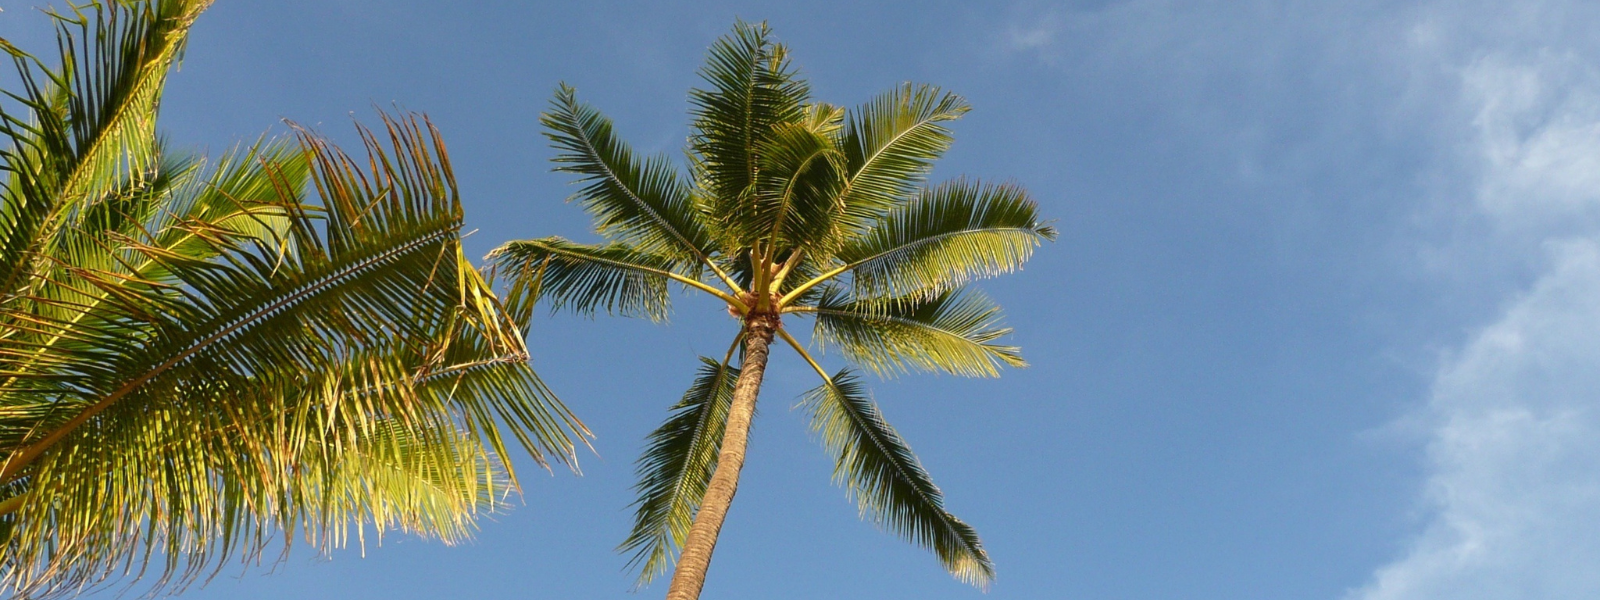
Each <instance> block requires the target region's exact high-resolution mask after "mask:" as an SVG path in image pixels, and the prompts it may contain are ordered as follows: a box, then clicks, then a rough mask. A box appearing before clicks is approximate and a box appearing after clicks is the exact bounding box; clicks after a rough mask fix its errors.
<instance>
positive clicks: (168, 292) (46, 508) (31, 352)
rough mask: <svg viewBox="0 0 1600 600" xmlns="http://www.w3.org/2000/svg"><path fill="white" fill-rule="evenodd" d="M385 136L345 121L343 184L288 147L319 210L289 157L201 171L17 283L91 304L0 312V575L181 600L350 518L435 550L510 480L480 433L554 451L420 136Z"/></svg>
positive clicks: (38, 299) (565, 453)
mask: <svg viewBox="0 0 1600 600" xmlns="http://www.w3.org/2000/svg"><path fill="white" fill-rule="evenodd" d="M385 125H386V127H385V128H384V129H383V130H381V132H380V133H374V132H371V131H367V130H364V129H363V130H361V132H362V136H363V138H364V140H365V141H366V143H367V146H368V148H367V149H368V152H369V158H370V160H368V161H366V163H367V164H368V165H370V169H367V170H363V169H359V168H357V166H356V162H355V161H354V160H352V159H350V158H349V157H347V156H345V155H344V154H343V153H341V152H339V151H338V150H336V149H334V148H332V147H331V146H329V145H327V144H326V143H325V142H323V141H322V140H321V139H320V138H317V137H315V136H312V135H310V134H309V133H304V132H302V135H301V139H300V148H301V150H300V152H303V153H304V155H305V156H307V157H309V159H310V160H309V162H310V164H311V165H313V166H314V169H313V175H314V176H313V177H312V181H313V182H314V183H315V185H316V188H317V190H318V196H319V197H320V199H321V200H322V201H323V203H324V204H323V207H320V208H318V207H312V206H308V205H306V204H305V203H304V202H303V199H302V198H300V197H299V196H300V194H301V193H302V192H301V190H300V189H299V188H297V187H293V186H294V181H293V179H294V177H295V175H294V165H295V164H296V163H295V162H294V161H287V164H285V161H274V160H270V159H263V164H264V168H263V169H261V170H260V171H252V170H250V169H246V170H245V171H233V170H230V169H228V168H224V169H221V170H220V172H221V173H223V174H222V175H218V176H217V177H214V178H212V179H210V181H211V182H213V185H205V186H198V187H182V186H180V187H179V188H175V190H177V191H174V192H172V193H194V194H197V196H196V197H189V198H185V199H182V200H179V201H176V202H173V203H172V206H175V207H183V209H184V211H185V212H184V213H183V214H182V215H181V216H179V217H174V218H164V219H156V220H155V221H156V222H159V223H162V225H161V229H160V230H159V231H154V232H149V233H148V234H146V235H141V236H138V237H127V236H125V237H123V239H121V240H120V241H121V244H122V248H121V249H119V250H118V251H117V254H118V255H119V256H122V257H124V258H125V259H126V260H125V261H123V263H119V264H121V265H122V266H121V267H120V268H118V269H110V270H105V269H101V270H97V269H91V268H85V267H77V266H74V265H70V264H64V265H63V268H60V269H56V270H54V271H51V273H60V274H65V276H62V277H49V276H47V277H44V278H43V281H42V283H41V284H39V285H42V286H43V287H44V288H49V287H52V286H79V287H82V288H84V289H82V290H79V291H78V292H77V293H78V294H79V295H80V296H81V297H84V298H92V299H94V301H93V302H77V303H66V302H59V301H54V300H51V298H52V296H48V295H38V296H27V297H20V298H18V299H17V300H16V301H14V302H12V303H11V304H9V305H7V306H5V307H3V316H4V317H5V318H7V319H8V320H9V322H11V323H13V325H12V326H11V327H9V328H8V329H7V331H6V335H5V336H3V337H0V368H3V369H4V371H3V372H0V382H3V383H0V448H3V449H5V451H6V455H5V458H4V459H3V461H4V462H3V465H4V466H3V473H0V488H3V491H4V492H6V493H7V500H6V502H8V503H12V504H14V506H12V507H10V510H14V512H6V513H5V514H3V515H0V529H3V530H4V531H5V533H6V534H7V537H6V538H4V547H3V549H0V555H3V558H0V586H4V589H7V590H10V591H14V592H16V593H19V594H21V595H23V596H27V597H47V596H52V595H57V594H66V593H71V592H73V591H74V590H80V589H83V587H84V586H93V585H95V584H97V583H99V582H101V581H103V580H105V579H106V578H108V577H111V576H113V575H116V574H119V573H125V572H127V569H129V568H131V569H133V571H134V572H136V573H141V574H142V573H144V572H145V570H146V569H147V568H148V569H150V570H152V571H153V572H154V573H155V578H154V581H153V584H154V585H156V586H158V587H159V586H170V587H172V588H181V587H182V586H183V585H186V584H188V583H191V582H193V581H195V580H196V579H197V578H199V577H201V576H202V575H204V573H205V572H206V571H207V570H208V569H209V568H212V567H211V565H216V567H220V566H221V563H222V561H224V560H225V559H227V558H230V557H232V558H242V559H244V560H246V561H251V560H255V559H257V558H259V555H260V552H261V550H262V549H263V548H264V547H265V546H266V544H268V543H269V542H271V541H272V540H274V539H277V538H278V537H279V536H282V537H283V538H284V539H285V540H288V539H292V538H294V537H296V536H297V535H298V536H303V537H306V538H308V540H309V541H310V543H311V544H312V545H313V546H316V547H318V548H320V549H326V548H328V547H330V546H336V545H339V544H342V543H344V541H345V539H346V537H345V534H344V533H343V532H344V531H346V530H347V529H346V528H347V527H349V526H356V527H358V529H357V531H358V534H359V532H360V531H362V529H361V528H364V527H368V526H371V527H374V528H375V529H374V533H381V532H382V530H383V529H385V528H390V527H393V528H399V529H401V530H406V531H416V532H417V533H420V534H424V535H431V536H436V537H440V538H442V539H445V540H446V541H450V540H454V539H459V538H460V537H461V536H462V535H465V534H466V533H468V532H470V529H471V525H472V522H473V519H474V516H473V515H474V513H475V512H476V511H477V510H479V509H480V508H487V507H490V506H492V504H486V503H487V502H489V500H490V499H492V498H495V497H497V496H498V495H503V494H504V493H505V491H506V490H508V489H509V487H508V486H509V485H510V482H509V481H508V480H507V479H505V478H504V477H503V476H502V475H500V474H497V473H499V472H500V471H499V468H498V467H495V466H494V465H496V464H499V463H501V462H503V459H502V457H504V456H505V454H504V445H503V444H502V443H501V441H500V439H499V434H498V433H497V428H499V427H506V428H509V429H510V430H511V431H512V432H513V434H514V435H515V436H516V437H517V438H518V439H519V440H520V441H522V442H523V444H524V446H525V447H527V449H528V450H530V451H531V452H533V453H534V455H535V457H536V458H539V459H541V460H543V458H544V457H546V456H553V457H554V458H555V459H557V460H560V461H562V462H567V463H570V462H571V452H572V449H573V438H574V437H579V436H582V435H585V434H586V433H587V432H586V430H583V429H582V426H581V425H579V424H578V423H577V422H576V420H575V419H573V418H572V417H571V415H570V413H568V412H566V409H565V408H563V407H561V406H560V405H559V403H557V402H556V401H555V400H554V398H553V397H551V396H550V395H549V394H548V391H547V390H545V389H544V387H543V385H542V384H541V383H539V381H538V379H537V377H535V376H533V374H532V371H531V370H528V368H527V366H526V364H525V361H526V356H527V355H526V350H525V348H524V347H523V345H522V340H521V337H520V334H518V333H517V331H516V328H515V327H514V326H512V325H511V324H510V323H509V321H508V317H507V316H506V315H505V314H504V312H503V311H502V310H501V309H500V308H499V305H498V301H497V300H495V299H494V297H493V295H492V294H491V293H490V292H489V290H488V288H487V283H486V282H485V281H484V280H483V278H482V277H480V276H479V274H478V273H477V271H476V270H475V269H474V268H473V267H472V266H471V265H470V264H469V263H467V262H466V260H465V259H464V257H463V256H462V254H461V250H460V234H459V229H460V225H461V212H460V204H459V198H458V197H457V194H456V191H455V186H454V182H453V177H452V176H451V174H450V168H449V164H448V162H447V161H446V160H445V152H444V148H443V146H442V144H441V142H440V140H439V136H438V134H437V132H436V131H434V130H433V129H432V127H431V126H428V125H426V124H425V123H423V122H421V121H418V120H416V119H406V120H398V121H397V120H390V119H387V118H386V119H385ZM380 136H381V137H382V138H383V140H382V141H380ZM274 163H276V164H274ZM299 164H304V163H299ZM246 171H248V173H247V172H246ZM228 173H232V174H231V175H229V174H228ZM252 173H253V174H252ZM183 190H187V191H186V192H185V191H183ZM269 190H270V192H271V193H270V194H269ZM255 194H260V196H259V197H256V198H244V197H240V195H255ZM208 198H210V199H209V200H208ZM208 203H211V204H208ZM213 204H214V205H213ZM258 207H266V208H268V210H265V211H261V212H251V211H255V210H256V208H258ZM241 210H243V211H245V212H240V211H241ZM237 219H244V220H239V221H236V222H234V223H229V221H233V220H237ZM149 226H151V224H149V223H147V224H146V229H148V227H149ZM108 239H109V238H108ZM64 248H65V247H64ZM67 258H70V257H63V258H62V260H61V261H60V262H63V263H65V261H66V259H67ZM139 265H158V266H157V267H148V268H146V267H140V266H139ZM47 275H48V273H47ZM36 305H48V308H49V309H50V310H41V309H38V308H36ZM74 311H76V314H73V313H74ZM486 444H487V445H486ZM375 460H376V461H379V462H374V461H375ZM279 532H281V533H279ZM297 532H298V533H297ZM156 557H160V558H159V561H158V562H157V563H156V564H153V565H152V564H151V562H150V561H151V560H152V559H153V558H156Z"/></svg>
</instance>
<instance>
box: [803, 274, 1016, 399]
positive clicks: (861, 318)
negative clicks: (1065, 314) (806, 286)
mask: <svg viewBox="0 0 1600 600" xmlns="http://www.w3.org/2000/svg"><path fill="white" fill-rule="evenodd" d="M795 310H796V312H798V313H800V314H807V313H809V314H812V315H815V316H816V318H817V325H816V331H815V334H814V339H815V340H816V341H817V343H818V345H819V346H821V347H823V348H826V347H828V346H834V347H837V348H838V349H839V350H840V352H841V353H843V354H844V356H845V358H846V359H848V360H850V361H851V362H853V363H855V364H857V365H861V366H862V367H864V368H866V369H867V370H869V371H872V372H873V373H876V374H878V375H880V376H881V375H892V374H894V373H896V372H905V371H908V370H912V369H916V370H922V371H943V372H945V373H950V374H952V375H962V376H967V377H999V376H1000V367H1001V366H1010V367H1025V366H1027V364H1028V363H1027V362H1026V361H1024V360H1022V355H1021V353H1020V350H1019V349H1018V348H1017V347H1015V346H1003V345H1000V344H997V343H995V340H998V339H999V338H1001V337H1003V336H1005V335H1006V334H1009V333H1011V328H1009V327H1003V326H1001V324H1000V322H1001V314H1000V307H999V306H997V305H996V304H995V303H994V302H993V301H991V300H989V298H988V297H987V296H985V295H983V293H982V292H979V291H977V290H971V289H956V290H950V291H946V292H942V293H940V294H938V295H935V296H932V297H921V298H911V299H890V300H875V299H874V300H852V299H850V298H848V297H846V296H845V295H844V294H842V293H839V292H835V291H832V290H830V293H826V294H824V295H823V296H822V298H821V299H820V300H819V301H818V302H817V305H816V306H815V307H806V308H797V309H795Z"/></svg>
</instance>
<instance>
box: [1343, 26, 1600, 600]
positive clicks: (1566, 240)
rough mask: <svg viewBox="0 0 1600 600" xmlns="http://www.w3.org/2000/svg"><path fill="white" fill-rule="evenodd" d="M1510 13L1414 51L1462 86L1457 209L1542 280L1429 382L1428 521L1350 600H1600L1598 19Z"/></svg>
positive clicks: (1448, 30)
mask: <svg viewBox="0 0 1600 600" xmlns="http://www.w3.org/2000/svg"><path fill="white" fill-rule="evenodd" d="M1513 4H1519V5H1520V6H1514V7H1513V6H1510V5H1507V6H1508V8H1505V9H1504V10H1501V9H1500V8H1499V7H1497V6H1496V5H1492V4H1484V5H1480V6H1477V7H1472V8H1468V9H1466V10H1463V6H1462V5H1459V4H1452V5H1448V8H1449V10H1451V11H1454V14H1453V15H1452V14H1445V13H1444V12H1443V9H1441V10H1440V11H1435V12H1434V13H1433V14H1430V15H1429V18H1428V19H1426V20H1425V21H1424V23H1423V24H1422V25H1419V26H1418V27H1417V28H1416V29H1415V30H1414V33H1415V34H1416V35H1414V39H1413V43H1414V46H1415V47H1416V48H1418V49H1419V53H1421V54H1423V55H1425V56H1424V60H1432V61H1436V63H1435V65H1436V66H1437V67H1438V68H1440V69H1443V70H1446V71H1449V72H1453V73H1455V74H1456V75H1457V76H1458V78H1459V83H1460V88H1459V91H1460V97H1459V98H1458V99H1457V101H1459V102H1462V103H1465V105H1466V107H1467V108H1468V110H1466V111H1464V113H1463V114H1465V115H1468V116H1469V118H1470V122H1462V123H1458V124H1457V125H1458V126H1459V127H1460V128H1462V129H1463V131H1465V132H1466V135H1464V136H1457V138H1456V139H1466V140H1469V142H1468V144H1467V146H1466V147H1465V148H1464V149H1460V151H1459V155H1460V158H1461V160H1462V161H1464V165H1462V172H1463V173H1467V174H1469V175H1470V176H1473V177H1476V180H1477V186H1476V189H1477V193H1476V195H1475V196H1474V197H1472V198H1470V199H1467V200H1468V202H1466V203H1465V206H1464V209H1466V210H1470V211H1472V212H1474V213H1476V214H1477V215H1478V216H1479V217H1480V218H1482V219H1484V220H1485V221H1487V222H1488V224H1489V228H1488V229H1489V230H1490V231H1491V232H1492V235H1491V236H1490V238H1491V239H1489V240H1486V241H1485V243H1488V244H1491V245H1496V246H1499V247H1498V248H1490V251H1491V252H1492V251H1495V250H1500V251H1503V252H1507V253H1511V252H1525V251H1526V250H1524V248H1528V247H1533V248H1539V252H1541V253H1542V254H1543V256H1542V257H1541V258H1542V259H1543V261H1542V264H1544V265H1545V266H1544V267H1543V269H1544V270H1543V271H1542V272H1541V273H1540V274H1539V275H1538V276H1537V278H1536V281H1535V283H1534V284H1533V285H1532V286H1531V287H1530V288H1529V289H1526V290H1523V291H1521V292H1519V293H1517V294H1516V295H1514V296H1511V297H1509V298H1508V299H1507V300H1508V301H1507V303H1506V305H1507V306H1508V308H1507V309H1506V310H1505V312H1504V313H1503V314H1501V315H1500V316H1499V317H1498V319H1497V320H1495V322H1494V323H1492V324H1491V325H1489V326H1487V327H1485V328H1483V329H1482V330H1480V331H1478V332H1477V333H1476V334H1475V335H1474V336H1472V338H1471V339H1470V341H1468V342H1467V343H1466V344H1465V345H1464V346H1463V347H1462V348H1460V349H1459V350H1458V351H1457V352H1455V353H1454V355H1453V356H1452V357H1451V358H1450V359H1449V360H1447V361H1445V364H1444V365H1443V366H1442V367H1441V368H1440V370H1439V371H1438V373H1437V375H1436V376H1435V379H1434V382H1433V385H1432V391H1431V394H1430V397H1429V399H1428V402H1427V405H1426V408H1425V415H1424V420H1425V422H1427V423H1430V424H1431V426H1430V430H1429V433H1428V443H1427V459H1426V460H1427V467H1428V480H1427V485H1426V490H1427V491H1426V497H1425V502H1426V506H1427V508H1428V511H1429V512H1428V517H1427V518H1428V520H1427V524H1426V526H1425V527H1424V529H1423V531H1422V533H1420V534H1419V535H1418V537H1417V538H1416V539H1415V540H1413V541H1412V543H1411V544H1410V546H1409V549H1408V551H1407V552H1406V553H1405V554H1404V555H1403V556H1402V557H1400V558H1399V559H1397V560H1396V561H1394V562H1393V563H1391V564H1388V565H1386V566H1384V567H1382V568H1380V569H1378V570H1377V572H1376V573H1375V574H1374V576H1373V578H1372V580H1371V581H1370V582H1369V583H1368V584H1367V585H1366V586H1365V587H1362V588H1360V589H1358V590H1355V591H1353V592H1351V594H1350V597H1351V598H1352V599H1359V600H1432V599H1441V600H1442V599H1451V600H1474V599H1480V598H1481V599H1490V598H1493V599H1497V600H1500V599H1522V598H1529V599H1532V598H1553V599H1565V598H1600V568H1596V565H1600V69H1597V68H1596V63H1595V62H1594V59H1593V58H1590V57H1593V56H1595V54H1594V52H1593V50H1594V49H1593V48H1584V47H1582V45H1583V44H1591V43H1593V42H1591V41H1589V40H1588V38H1589V37H1590V36H1589V34H1588V33H1587V32H1588V31H1591V30H1592V26H1593V25H1595V24H1600V19H1594V18H1590V17H1591V16H1592V15H1589V14H1587V13H1585V12H1584V10H1582V9H1583V8H1584V7H1583V5H1581V4H1578V3H1543V4H1538V5H1530V4H1531V3H1528V4H1524V3H1513ZM1440 6H1445V5H1440ZM1573 32H1578V33H1577V34H1576V35H1573V34H1572V33H1573ZM1445 102H1450V101H1449V100H1445ZM1441 138H1443V139H1450V138H1451V136H1449V135H1444V136H1441ZM1530 242H1531V243H1530Z"/></svg>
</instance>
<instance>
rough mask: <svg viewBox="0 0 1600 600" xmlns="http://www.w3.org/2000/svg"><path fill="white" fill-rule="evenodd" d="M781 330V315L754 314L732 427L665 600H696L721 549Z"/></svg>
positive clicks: (731, 411) (735, 391) (731, 416)
mask: <svg viewBox="0 0 1600 600" xmlns="http://www.w3.org/2000/svg"><path fill="white" fill-rule="evenodd" d="M777 328H778V315H775V314H770V313H769V314H755V315H751V316H750V317H749V319H748V320H747V321H746V323H745V333H746V335H745V342H744V362H743V363H741V364H740V365H739V381H737V382H735V383H734V386H733V404H732V405H731V406H729V407H728V425H727V429H726V431H725V432H724V433H723V434H722V450H721V452H720V453H718V454H717V470H716V471H715V472H713V473H712V474H711V482H710V483H708V484H707V485H706V495H705V497H704V499H702V500H701V502H700V510H699V511H698V512H696V513H695V515H694V525H692V526H690V527H689V535H688V537H686V538H685V539H684V541H683V554H682V555H680V556H679V557H678V566H677V569H676V570H674V571H673V573H672V585H671V586H670V587H668V588H667V600H698V599H699V598H700V588H702V587H704V586H705V584H706V570H707V569H709V568H710V567H711V552H712V551H713V550H715V549H716V547H717V535H718V534H719V533H721V532H722V520H723V519H724V518H725V517H727V516H728V506H729V505H730V504H733V494H734V492H736V491H738V489H739V469H741V468H743V467H744V452H745V446H746V445H747V443H748V442H749V440H750V418H751V417H753V416H755V412H756V395H757V394H758V393H760V391H761V376H762V375H763V374H765V373H766V370H767V351H768V347H769V346H771V345H772V337H773V335H775V332H776V331H777Z"/></svg>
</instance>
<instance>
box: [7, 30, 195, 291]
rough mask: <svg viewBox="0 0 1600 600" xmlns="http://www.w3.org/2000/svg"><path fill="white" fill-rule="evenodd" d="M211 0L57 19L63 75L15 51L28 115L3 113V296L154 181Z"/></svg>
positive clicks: (20, 95) (15, 96)
mask: <svg viewBox="0 0 1600 600" xmlns="http://www.w3.org/2000/svg"><path fill="white" fill-rule="evenodd" d="M209 4H210V0H163V1H160V2H153V3H110V4H108V5H105V6H101V7H99V10H95V11H93V13H92V14H85V13H83V12H81V11H79V10H78V9H74V10H73V11H72V12H71V14H61V13H58V12H54V11H49V12H47V14H48V15H50V16H51V18H53V19H54V20H55V22H56V25H57V42H58V44H57V47H58V48H59V49H60V53H61V55H60V64H61V66H60V67H59V68H58V69H50V68H47V67H44V66H43V65H42V63H40V62H39V61H38V60H37V59H35V58H33V57H31V56H28V55H26V54H21V53H20V52H19V51H15V50H13V59H14V61H15V63H16V66H17V72H18V75H19V80H20V82H21V86H22V90H21V93H9V92H8V93H7V94H6V95H7V96H9V97H10V98H11V99H12V100H15V101H16V102H17V103H18V104H20V105H21V108H22V109H23V110H22V112H21V114H18V113H15V112H13V111H9V110H5V108H4V107H3V105H0V136H4V137H5V138H6V139H7V140H8V141H9V142H10V144H9V146H10V147H9V148H4V149H0V170H4V171H5V172H6V173H7V175H8V176H9V181H8V182H7V185H6V188H5V192H4V198H3V201H4V205H5V208H4V210H0V297H3V296H6V295H10V294H15V293H19V286H25V285H28V284H29V283H30V282H31V281H32V280H31V279H30V277H31V275H32V274H33V272H34V271H35V270H36V269H38V268H41V267H42V266H43V264H42V263H43V262H44V261H43V260H42V259H41V258H40V255H41V254H46V253H48V249H47V247H48V246H49V245H50V244H51V243H52V242H53V241H54V238H55V237H56V232H57V231H59V230H60V229H61V228H63V227H66V226H68V225H67V224H68V222H69V221H71V220H73V218H74V216H75V215H76V214H78V213H79V212H80V211H82V210H83V209H84V208H85V205H86V204H91V203H93V202H94V201H95V200H97V199H98V198H99V196H101V195H102V194H105V193H106V192H108V191H110V190H112V189H113V188H114V187H117V186H121V185H122V184H121V183H120V182H122V181H123V180H126V179H128V178H129V177H138V176H139V175H142V174H144V173H147V172H150V171H151V170H152V169H153V168H154V166H155V165H154V162H155V161H157V160H159V158H158V157H159V156H160V153H159V152H158V151H156V147H155V146H156V134H155V125H156V108H157V105H158V104H159V102H160V95H161V89H162V86H163V84H164V83H165V80H166V73H167V70H168V68H169V67H170V66H171V64H172V62H173V61H174V60H175V59H176V57H177V56H178V54H179V53H180V52H181V50H182V47H183V42H184V40H185V39H186V34H187V31H188V28H189V26H190V25H191V24H193V22H194V19H195V17H196V16H198V15H199V13H200V12H201V11H203V10H204V9H205V8H206V6H208V5H209Z"/></svg>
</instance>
